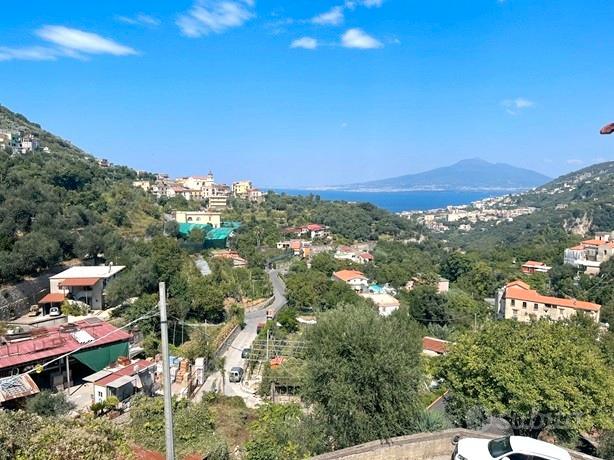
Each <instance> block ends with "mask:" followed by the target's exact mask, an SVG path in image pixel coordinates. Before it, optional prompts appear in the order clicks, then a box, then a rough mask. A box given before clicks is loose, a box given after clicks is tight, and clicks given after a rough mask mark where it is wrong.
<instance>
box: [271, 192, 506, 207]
mask: <svg viewBox="0 0 614 460" xmlns="http://www.w3.org/2000/svg"><path fill="white" fill-rule="evenodd" d="M275 191H276V192H278V193H286V194H288V195H309V194H313V195H320V197H321V198H322V199H323V200H343V201H352V202H368V203H372V204H374V205H376V206H378V207H380V208H384V209H387V210H388V211H392V212H400V211H417V210H425V209H434V208H444V207H446V206H456V205H461V204H468V203H471V202H472V201H477V200H481V199H482V198H487V197H491V196H499V195H506V194H507V193H506V192H503V191H496V192H462V191H461V192H449V191H446V192H342V191H338V190H317V191H314V190H299V189H277V190H275Z"/></svg>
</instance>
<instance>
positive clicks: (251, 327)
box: [196, 270, 286, 407]
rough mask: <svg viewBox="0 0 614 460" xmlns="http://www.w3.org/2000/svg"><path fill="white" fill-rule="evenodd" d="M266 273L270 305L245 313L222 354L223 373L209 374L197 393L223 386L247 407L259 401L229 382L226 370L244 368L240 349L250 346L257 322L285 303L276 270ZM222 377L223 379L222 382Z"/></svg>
mask: <svg viewBox="0 0 614 460" xmlns="http://www.w3.org/2000/svg"><path fill="white" fill-rule="evenodd" d="M268 275H269V278H270V279H271V284H272V285H273V295H274V296H275V300H274V301H273V303H272V304H271V306H270V307H268V308H266V309H264V310H255V311H250V312H249V313H246V314H245V327H244V328H243V330H242V331H241V332H240V333H239V334H238V335H237V336H236V337H235V339H234V340H233V341H232V343H231V344H230V346H229V347H228V350H226V352H225V353H224V354H223V355H222V356H223V357H224V359H225V364H224V369H225V372H224V375H223V376H222V375H221V374H220V372H216V373H214V374H211V375H210V376H209V377H208V378H207V380H206V381H205V383H204V385H203V387H202V389H201V391H200V392H199V393H202V392H209V391H221V388H222V387H223V388H224V394H225V395H226V396H241V397H242V398H243V399H244V400H245V403H246V405H247V406H248V407H255V406H257V405H258V404H259V403H260V398H259V397H258V396H257V395H254V394H253V393H252V392H251V391H249V390H248V389H247V388H246V387H245V386H244V385H243V384H241V383H230V382H229V381H228V372H229V371H230V369H231V368H233V367H242V368H244V369H245V367H246V366H245V362H244V360H243V359H242V358H241V351H242V350H243V349H244V348H249V347H250V346H251V344H252V342H253V341H254V339H255V338H256V330H257V327H258V324H259V323H264V322H266V310H268V309H273V310H274V311H275V313H277V312H278V311H279V310H280V309H281V308H282V307H283V306H284V305H285V304H286V297H285V292H286V287H285V285H284V283H283V281H282V280H281V278H280V277H279V274H278V273H277V271H276V270H269V271H268ZM222 379H224V381H223V382H222ZM196 397H197V398H199V397H200V396H199V395H197V396H196Z"/></svg>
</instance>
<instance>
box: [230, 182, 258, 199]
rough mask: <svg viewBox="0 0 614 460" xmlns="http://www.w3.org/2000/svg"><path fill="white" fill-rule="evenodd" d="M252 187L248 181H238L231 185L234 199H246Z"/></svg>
mask: <svg viewBox="0 0 614 460" xmlns="http://www.w3.org/2000/svg"><path fill="white" fill-rule="evenodd" d="M253 188H254V187H253V186H252V181H250V180H240V181H237V182H233V183H232V194H233V195H234V196H236V197H241V198H246V197H247V195H248V193H249V191H250V190H252V189H253Z"/></svg>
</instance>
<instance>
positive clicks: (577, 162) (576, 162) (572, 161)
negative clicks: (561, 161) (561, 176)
mask: <svg viewBox="0 0 614 460" xmlns="http://www.w3.org/2000/svg"><path fill="white" fill-rule="evenodd" d="M566 163H567V164H568V165H582V164H584V161H583V160H578V159H577V158H570V159H569V160H567V161H566Z"/></svg>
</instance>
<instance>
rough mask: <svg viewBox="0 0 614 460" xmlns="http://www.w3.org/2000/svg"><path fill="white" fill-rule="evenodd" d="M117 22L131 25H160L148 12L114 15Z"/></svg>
mask: <svg viewBox="0 0 614 460" xmlns="http://www.w3.org/2000/svg"><path fill="white" fill-rule="evenodd" d="M115 19H116V20H117V21H118V22H121V23H123V24H130V25H133V26H149V27H156V26H159V25H160V20H159V19H158V18H155V17H153V16H151V15H149V14H145V13H138V14H137V15H136V16H115Z"/></svg>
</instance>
